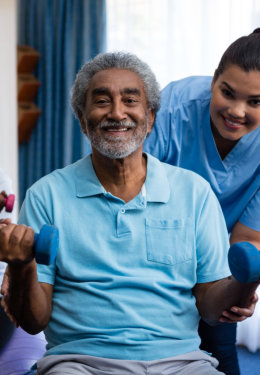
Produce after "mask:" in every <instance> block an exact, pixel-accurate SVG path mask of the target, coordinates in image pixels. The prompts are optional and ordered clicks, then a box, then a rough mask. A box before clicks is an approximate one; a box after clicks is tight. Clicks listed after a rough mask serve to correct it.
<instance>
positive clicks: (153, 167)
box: [75, 154, 172, 203]
mask: <svg viewBox="0 0 260 375" xmlns="http://www.w3.org/2000/svg"><path fill="white" fill-rule="evenodd" d="M146 155H147V176H146V180H145V187H143V188H142V195H143V197H144V198H145V199H146V201H147V202H149V201H150V202H161V203H166V202H168V200H169V197H170V186H169V181H168V178H167V174H166V171H165V168H164V166H163V164H162V163H161V162H160V161H159V160H158V159H156V158H154V157H153V156H151V155H149V154H146ZM171 168H172V167H171ZM86 177H87V178H86ZM75 184H76V196H77V197H90V196H94V195H99V194H106V193H107V192H106V190H105V189H104V187H103V186H102V185H101V183H100V182H99V179H98V178H97V176H96V173H95V171H94V168H93V164H92V160H91V155H88V156H86V157H85V158H83V159H81V160H79V161H78V162H77V168H76V175H75ZM144 191H145V194H143V193H144Z"/></svg>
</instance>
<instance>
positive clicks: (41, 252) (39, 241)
mask: <svg viewBox="0 0 260 375" xmlns="http://www.w3.org/2000/svg"><path fill="white" fill-rule="evenodd" d="M58 247H59V231H58V229H57V228H56V227H54V226H52V225H47V224H45V225H43V227H42V228H41V230H40V233H35V235H34V252H35V259H36V262H37V263H39V264H45V265H49V264H53V263H54V261H55V258H56V255H57V251H58Z"/></svg>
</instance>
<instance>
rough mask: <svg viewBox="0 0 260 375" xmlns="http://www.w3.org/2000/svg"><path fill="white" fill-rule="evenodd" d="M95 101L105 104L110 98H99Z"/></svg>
mask: <svg viewBox="0 0 260 375" xmlns="http://www.w3.org/2000/svg"><path fill="white" fill-rule="evenodd" d="M95 102H96V103H97V104H105V103H107V102H108V100H107V99H97V100H96V101H95Z"/></svg>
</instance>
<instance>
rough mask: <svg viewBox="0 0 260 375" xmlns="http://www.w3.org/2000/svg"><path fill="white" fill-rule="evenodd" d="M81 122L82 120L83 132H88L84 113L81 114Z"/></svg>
mask: <svg viewBox="0 0 260 375" xmlns="http://www.w3.org/2000/svg"><path fill="white" fill-rule="evenodd" d="M79 122H80V126H81V130H82V133H84V134H86V120H85V119H84V117H83V115H81V116H80V119H79Z"/></svg>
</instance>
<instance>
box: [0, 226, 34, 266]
mask: <svg viewBox="0 0 260 375" xmlns="http://www.w3.org/2000/svg"><path fill="white" fill-rule="evenodd" d="M33 244H34V231H33V229H32V228H30V227H27V226H25V225H14V224H11V223H10V220H2V221H0V261H3V262H6V263H9V264H16V265H22V264H25V263H29V262H30V261H32V260H33V258H34V252H33Z"/></svg>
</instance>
